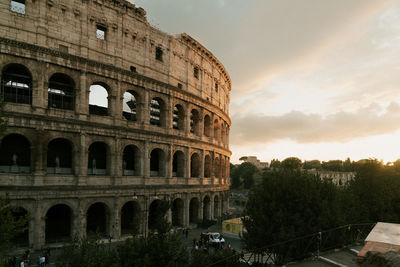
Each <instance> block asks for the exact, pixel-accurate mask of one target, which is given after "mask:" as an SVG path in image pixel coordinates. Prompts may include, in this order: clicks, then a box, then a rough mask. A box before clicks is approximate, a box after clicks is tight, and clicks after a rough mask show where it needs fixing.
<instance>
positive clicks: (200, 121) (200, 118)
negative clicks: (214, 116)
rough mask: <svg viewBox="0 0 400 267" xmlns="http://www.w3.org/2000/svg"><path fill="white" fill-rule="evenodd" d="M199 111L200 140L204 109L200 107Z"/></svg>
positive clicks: (202, 129)
mask: <svg viewBox="0 0 400 267" xmlns="http://www.w3.org/2000/svg"><path fill="white" fill-rule="evenodd" d="M199 113H200V114H199V137H200V140H201V138H203V136H204V110H203V109H200V111H199Z"/></svg>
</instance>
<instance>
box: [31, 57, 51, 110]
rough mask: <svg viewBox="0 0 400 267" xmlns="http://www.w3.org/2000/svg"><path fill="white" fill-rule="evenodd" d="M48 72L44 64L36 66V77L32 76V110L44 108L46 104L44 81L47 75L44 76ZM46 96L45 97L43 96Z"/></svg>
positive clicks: (45, 83)
mask: <svg viewBox="0 0 400 267" xmlns="http://www.w3.org/2000/svg"><path fill="white" fill-rule="evenodd" d="M47 71H48V69H47V67H46V66H45V63H42V64H40V63H39V64H38V69H37V73H36V74H37V75H34V76H33V77H32V78H33V80H32V107H34V108H46V107H47V102H45V99H47V87H46V85H48V83H47V81H46V80H45V79H46V77H47V75H46V74H45V73H46V72H47ZM44 94H46V96H45V95H44Z"/></svg>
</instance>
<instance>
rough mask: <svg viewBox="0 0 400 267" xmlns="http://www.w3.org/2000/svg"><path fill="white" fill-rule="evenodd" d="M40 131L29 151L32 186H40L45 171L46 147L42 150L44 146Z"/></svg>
mask: <svg viewBox="0 0 400 267" xmlns="http://www.w3.org/2000/svg"><path fill="white" fill-rule="evenodd" d="M42 135H43V132H42V131H38V132H37V135H36V140H37V141H36V142H35V143H33V144H31V147H30V150H31V155H33V157H31V164H30V165H31V166H32V167H33V168H32V167H31V168H32V170H31V171H32V173H33V178H34V180H33V181H32V183H33V184H34V185H42V184H43V180H44V176H45V169H46V165H47V161H46V156H47V155H46V153H47V147H46V148H44V144H43V141H42V138H41V137H42Z"/></svg>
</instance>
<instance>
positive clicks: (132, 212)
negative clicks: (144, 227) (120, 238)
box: [121, 201, 140, 235]
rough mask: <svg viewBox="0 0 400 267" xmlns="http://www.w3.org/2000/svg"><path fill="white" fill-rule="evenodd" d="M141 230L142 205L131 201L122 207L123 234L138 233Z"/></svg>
mask: <svg viewBox="0 0 400 267" xmlns="http://www.w3.org/2000/svg"><path fill="white" fill-rule="evenodd" d="M139 232H140V205H139V203H138V202H136V201H129V202H127V203H125V205H124V206H123V207H122V209H121V235H136V234H138V233H139Z"/></svg>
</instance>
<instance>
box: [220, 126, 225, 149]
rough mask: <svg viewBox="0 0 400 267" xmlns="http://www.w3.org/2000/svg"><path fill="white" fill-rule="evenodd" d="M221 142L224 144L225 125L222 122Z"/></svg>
mask: <svg viewBox="0 0 400 267" xmlns="http://www.w3.org/2000/svg"><path fill="white" fill-rule="evenodd" d="M221 142H222V143H223V144H225V126H224V123H221Z"/></svg>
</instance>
